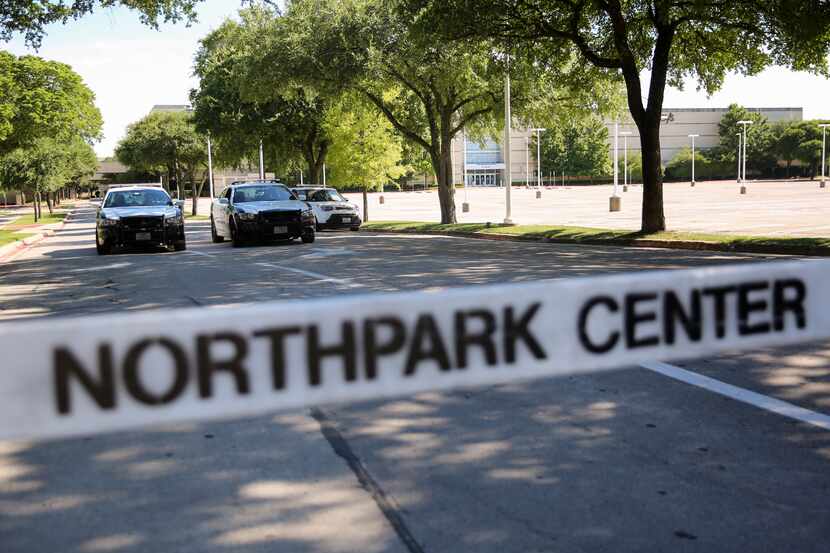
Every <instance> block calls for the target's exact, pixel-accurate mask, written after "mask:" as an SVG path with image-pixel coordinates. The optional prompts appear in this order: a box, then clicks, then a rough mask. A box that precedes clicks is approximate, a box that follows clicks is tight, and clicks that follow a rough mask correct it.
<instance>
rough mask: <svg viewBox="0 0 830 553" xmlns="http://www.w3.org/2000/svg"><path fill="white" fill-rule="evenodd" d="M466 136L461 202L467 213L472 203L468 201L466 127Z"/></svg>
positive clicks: (465, 141) (465, 134)
mask: <svg viewBox="0 0 830 553" xmlns="http://www.w3.org/2000/svg"><path fill="white" fill-rule="evenodd" d="M462 136H463V137H464V151H463V152H462V155H463V160H464V161H463V163H464V170H463V173H464V202H463V203H462V204H461V213H467V212H468V211H470V204H469V203H468V202H467V131H466V129H465V130H464V131H463V135H462Z"/></svg>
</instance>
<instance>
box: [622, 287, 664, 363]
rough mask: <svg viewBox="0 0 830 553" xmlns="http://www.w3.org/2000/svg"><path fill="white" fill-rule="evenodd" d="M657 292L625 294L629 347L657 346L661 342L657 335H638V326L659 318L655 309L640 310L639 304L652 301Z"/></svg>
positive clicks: (626, 339)
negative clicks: (638, 308)
mask: <svg viewBox="0 0 830 553" xmlns="http://www.w3.org/2000/svg"><path fill="white" fill-rule="evenodd" d="M656 299H657V294H652V293H649V294H628V295H626V296H625V345H626V347H627V348H628V349H636V348H645V347H650V346H656V345H657V344H659V343H660V338H659V337H658V336H657V335H651V336H645V337H638V336H637V326H638V325H640V324H642V323H649V322H652V321H656V320H657V313H655V312H654V311H646V312H643V311H638V310H637V305H638V304H643V303H646V302H652V301H654V300H656Z"/></svg>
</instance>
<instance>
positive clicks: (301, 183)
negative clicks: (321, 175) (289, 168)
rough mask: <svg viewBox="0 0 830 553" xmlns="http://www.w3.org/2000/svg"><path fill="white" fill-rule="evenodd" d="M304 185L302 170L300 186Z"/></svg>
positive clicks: (301, 171) (301, 172)
mask: <svg viewBox="0 0 830 553" xmlns="http://www.w3.org/2000/svg"><path fill="white" fill-rule="evenodd" d="M302 185H303V170H302V169H300V186H302Z"/></svg>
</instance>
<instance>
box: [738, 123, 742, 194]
mask: <svg viewBox="0 0 830 553" xmlns="http://www.w3.org/2000/svg"><path fill="white" fill-rule="evenodd" d="M741 144H742V142H741V133H738V184H741Z"/></svg>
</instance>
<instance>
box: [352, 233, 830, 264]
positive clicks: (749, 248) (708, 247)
mask: <svg viewBox="0 0 830 553" xmlns="http://www.w3.org/2000/svg"><path fill="white" fill-rule="evenodd" d="M365 231H366V232H376V233H379V234H436V235H441V236H453V237H458V238H473V239H476V240H495V241H497V242H539V243H548V244H573V245H585V246H612V247H613V246H616V247H624V248H661V249H668V250H691V251H709V252H728V253H759V254H768V255H798V256H809V257H814V256H815V257H830V248H825V247H810V246H771V245H765V244H756V245H753V244H744V245H732V244H718V243H714V242H702V241H691V240H649V239H643V240H591V239H587V240H569V239H567V238H548V237H535V236H510V235H507V234H481V233H469V232H458V231H428V230H427V231H421V230H383V229H365Z"/></svg>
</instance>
